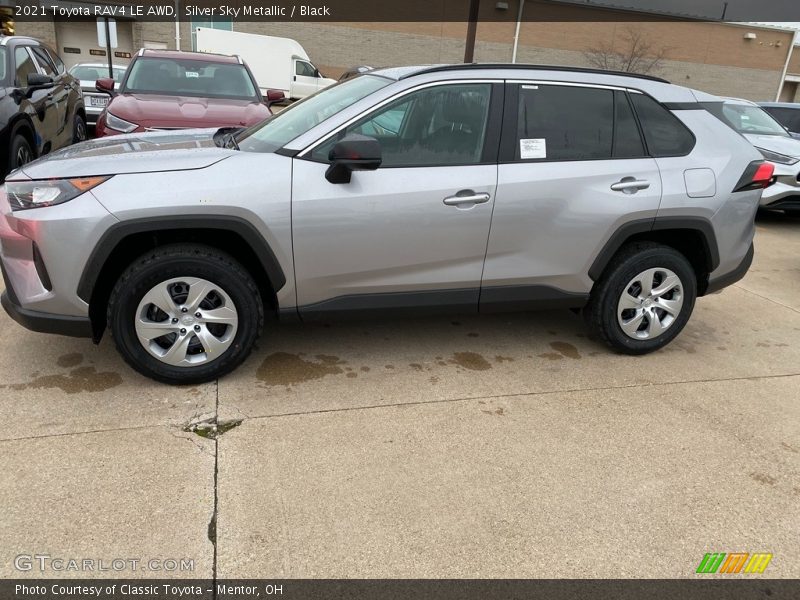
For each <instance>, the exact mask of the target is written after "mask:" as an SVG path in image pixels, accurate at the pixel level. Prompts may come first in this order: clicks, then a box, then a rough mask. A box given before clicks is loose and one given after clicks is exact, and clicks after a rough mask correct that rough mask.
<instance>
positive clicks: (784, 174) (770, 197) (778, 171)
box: [761, 163, 800, 209]
mask: <svg viewBox="0 0 800 600" xmlns="http://www.w3.org/2000/svg"><path fill="white" fill-rule="evenodd" d="M772 164H773V165H775V183H773V184H772V185H770V186H769V187H768V188H766V189H765V190H764V193H763V194H761V208H767V209H783V208H800V163H797V164H796V165H780V164H778V163H772Z"/></svg>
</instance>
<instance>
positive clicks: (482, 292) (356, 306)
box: [280, 285, 589, 321]
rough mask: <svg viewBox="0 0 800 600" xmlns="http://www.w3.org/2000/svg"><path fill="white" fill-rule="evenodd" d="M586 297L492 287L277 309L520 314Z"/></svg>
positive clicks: (287, 314)
mask: <svg viewBox="0 0 800 600" xmlns="http://www.w3.org/2000/svg"><path fill="white" fill-rule="evenodd" d="M588 300H589V295H588V294H578V293H573V292H565V291H563V290H559V289H557V288H554V287H550V286H546V285H519V286H514V285H511V286H494V287H486V288H482V289H481V288H462V289H449V290H426V291H420V292H397V293H383V294H354V295H347V296H338V297H336V298H331V299H330V300H325V301H323V302H317V303H315V304H308V305H304V306H300V307H292V308H286V309H281V311H280V318H281V320H296V319H297V318H298V317H299V318H300V319H302V320H304V321H305V320H308V321H313V320H320V319H370V318H379V317H389V318H393V317H407V316H423V315H435V314H477V313H479V312H480V313H492V312H524V311H533V310H548V309H559V308H580V307H582V306H584V305H585V304H586V303H587V302H588Z"/></svg>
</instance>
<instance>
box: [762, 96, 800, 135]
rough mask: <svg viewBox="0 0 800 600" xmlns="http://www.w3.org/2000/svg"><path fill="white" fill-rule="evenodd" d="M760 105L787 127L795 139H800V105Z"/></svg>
mask: <svg viewBox="0 0 800 600" xmlns="http://www.w3.org/2000/svg"><path fill="white" fill-rule="evenodd" d="M758 105H759V106H760V107H761V108H763V109H764V110H765V111H767V112H768V113H769V114H770V115H772V116H773V117H774V118H775V120H776V121H778V123H780V124H781V125H783V126H784V127H786V129H787V130H788V131H789V133H790V134H791V136H792V137H793V138H796V139H797V138H800V103H797V102H759V103H758Z"/></svg>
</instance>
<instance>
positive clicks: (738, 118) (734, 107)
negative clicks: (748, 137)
mask: <svg viewBox="0 0 800 600" xmlns="http://www.w3.org/2000/svg"><path fill="white" fill-rule="evenodd" d="M718 116H719V115H718ZM721 116H722V119H723V120H724V121H725V122H726V123H728V124H729V125H730V126H731V127H733V128H734V129H735V130H736V131H738V132H739V133H749V134H753V135H777V136H781V137H791V136H790V135H789V133H788V132H787V131H786V130H785V129H784V128H783V126H782V125H781V124H780V123H778V122H777V121H776V120H775V119H773V118H772V117H771V116H770V115H769V113H767V112H766V111H765V110H764V109H762V108H761V107H759V106H752V105H750V104H732V103H730V102H725V103H724V104H723V105H722V115H721Z"/></svg>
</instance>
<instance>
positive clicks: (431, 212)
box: [292, 83, 503, 315]
mask: <svg viewBox="0 0 800 600" xmlns="http://www.w3.org/2000/svg"><path fill="white" fill-rule="evenodd" d="M493 88H494V95H495V99H497V97H498V96H502V93H503V90H502V85H501V84H495V85H494V86H493V84H491V83H459V84H450V85H446V84H442V85H436V86H433V87H425V88H424V89H419V90H416V91H412V92H409V93H407V94H405V95H403V96H401V97H399V98H397V99H395V100H393V101H392V102H389V103H388V104H386V105H384V106H382V107H380V108H378V109H376V110H374V111H373V112H371V113H370V114H368V115H367V116H365V117H364V118H363V119H361V120H359V121H357V122H355V123H354V124H352V125H350V126H348V127H347V128H346V129H342V130H340V131H339V132H337V133H336V134H335V135H334V136H332V137H331V138H329V139H328V140H326V141H323V142H322V143H321V144H319V145H317V147H316V148H315V149H314V150H313V151H311V152H310V153H308V154H306V155H304V156H303V158H296V159H294V168H293V174H292V180H293V186H292V227H293V239H294V257H295V276H296V279H297V299H298V305H299V306H300V314H301V315H310V314H312V313H315V312H317V311H325V310H363V309H369V308H384V309H389V310H392V311H399V310H402V309H404V308H412V307H414V308H416V307H419V306H421V305H422V306H427V307H428V308H432V307H442V308H445V307H446V308H447V309H448V310H449V309H452V308H453V307H457V308H460V309H467V310H477V306H478V293H479V286H480V279H481V271H482V269H483V261H484V256H485V253H486V242H487V239H488V235H489V223H490V220H491V215H492V206H493V203H494V195H495V190H496V185H497V164H496V155H497V144H498V138H497V135H496V134H495V131H496V129H499V128H496V127H494V126H492V127H489V126H488V124H489V121H490V115H491V114H492V113H493V112H494V111H495V109H497V110H496V112H497V114H498V116H499V113H500V109H501V106H502V104H496V102H492V96H493ZM348 133H358V134H361V135H368V136H372V137H374V138H376V139H378V140H379V142H380V144H381V149H382V158H383V163H382V166H381V167H380V168H379V169H377V170H376V171H357V172H354V173H353V175H352V180H351V182H350V183H347V184H332V183H329V182H328V181H327V180H326V179H325V171H326V169H327V168H328V159H327V157H328V153H329V152H330V150H331V148H332V147H333V145H334V144H335V143H336V141H338V140H339V139H341V138H342V137H344V135H346V134H348Z"/></svg>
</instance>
